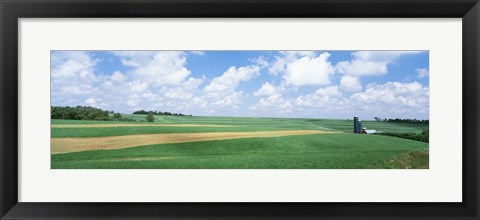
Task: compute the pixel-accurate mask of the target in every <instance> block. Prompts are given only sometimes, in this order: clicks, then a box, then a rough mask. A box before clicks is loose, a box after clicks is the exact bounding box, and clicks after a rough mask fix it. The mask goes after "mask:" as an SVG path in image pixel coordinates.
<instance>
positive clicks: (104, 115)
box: [50, 106, 135, 121]
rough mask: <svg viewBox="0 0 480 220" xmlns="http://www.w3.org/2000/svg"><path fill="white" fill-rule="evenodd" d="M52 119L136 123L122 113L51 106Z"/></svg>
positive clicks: (82, 107) (77, 107)
mask: <svg viewBox="0 0 480 220" xmlns="http://www.w3.org/2000/svg"><path fill="white" fill-rule="evenodd" d="M50 116H51V119H65V120H96V121H135V120H133V119H130V118H125V117H123V115H122V114H121V113H115V112H113V111H105V110H102V109H99V108H94V107H90V106H76V107H70V106H65V107H63V106H51V114H50Z"/></svg>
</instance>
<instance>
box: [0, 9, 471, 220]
mask: <svg viewBox="0 0 480 220" xmlns="http://www.w3.org/2000/svg"><path fill="white" fill-rule="evenodd" d="M84 17H85V18H107V17H108V18H134V17H212V18H226V17H259V18H265V17H271V18H278V17H284V18H293V17H306V18H309V17H332V18H337V17H346V18H352V17H359V18H360V17H362V18H364V17H370V18H392V17H394V18H397V17H401V18H426V17H431V18H451V17H455V18H462V41H463V42H462V44H463V45H462V50H463V52H462V53H463V63H462V65H463V67H462V68H463V73H462V84H463V87H462V92H463V97H462V99H463V100H462V101H463V106H462V108H463V110H462V111H463V116H462V121H463V128H462V129H463V131H462V135H463V146H462V148H463V153H462V156H463V169H462V172H463V173H462V176H463V180H462V181H463V186H462V187H463V188H462V189H463V194H462V195H463V202H461V203H22V202H18V195H17V192H18V153H17V146H18V124H17V123H18V65H17V64H18V22H17V21H18V19H19V18H84ZM0 19H1V21H0V23H1V38H0V52H1V57H0V67H1V73H0V83H1V84H0V85H1V89H0V123H1V126H0V129H1V130H0V144H1V145H0V157H1V158H0V184H1V187H0V218H1V219H105V218H109V219H119V218H122V219H157V218H158V219H192V218H198V219H200V218H201V219H479V216H480V215H479V204H480V203H479V198H480V197H479V186H480V184H479V149H478V148H479V142H478V135H479V129H478V126H479V119H480V118H479V100H478V99H479V94H480V93H479V85H480V83H479V73H480V72H479V62H480V57H479V52H480V48H479V45H480V44H479V41H480V33H479V31H480V29H479V27H480V26H479V25H480V4H479V3H478V0H142V1H136V0H117V1H109V0H99V1H95V0H62V1H59V0H36V1H35V0H0Z"/></svg>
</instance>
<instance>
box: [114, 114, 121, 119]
mask: <svg viewBox="0 0 480 220" xmlns="http://www.w3.org/2000/svg"><path fill="white" fill-rule="evenodd" d="M121 117H122V114H120V113H113V118H116V119H118V118H121Z"/></svg>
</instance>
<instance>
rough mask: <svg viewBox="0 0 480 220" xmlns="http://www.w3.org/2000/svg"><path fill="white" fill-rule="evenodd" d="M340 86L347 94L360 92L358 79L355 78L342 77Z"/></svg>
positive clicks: (360, 87)
mask: <svg viewBox="0 0 480 220" xmlns="http://www.w3.org/2000/svg"><path fill="white" fill-rule="evenodd" d="M340 86H341V87H342V89H344V90H346V91H349V92H358V91H360V90H362V84H361V82H360V79H359V78H358V77H355V76H342V78H341V79H340Z"/></svg>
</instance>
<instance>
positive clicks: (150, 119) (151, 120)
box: [146, 112, 155, 122]
mask: <svg viewBox="0 0 480 220" xmlns="http://www.w3.org/2000/svg"><path fill="white" fill-rule="evenodd" d="M146 119H147V121H148V122H153V121H155V117H154V116H153V114H152V113H151V112H150V113H148V115H147V118H146Z"/></svg>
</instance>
